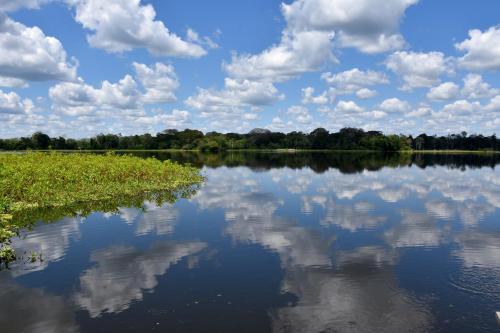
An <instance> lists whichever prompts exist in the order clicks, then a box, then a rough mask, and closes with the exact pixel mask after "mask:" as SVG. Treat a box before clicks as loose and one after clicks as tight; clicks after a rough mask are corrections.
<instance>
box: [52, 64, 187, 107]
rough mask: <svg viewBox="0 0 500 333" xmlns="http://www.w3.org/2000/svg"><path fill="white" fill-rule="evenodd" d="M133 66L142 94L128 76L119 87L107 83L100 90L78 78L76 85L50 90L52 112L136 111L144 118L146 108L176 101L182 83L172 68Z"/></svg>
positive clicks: (136, 84) (59, 85)
mask: <svg viewBox="0 0 500 333" xmlns="http://www.w3.org/2000/svg"><path fill="white" fill-rule="evenodd" d="M133 66H134V69H135V72H136V77H137V81H138V82H139V83H140V84H141V85H142V87H143V88H144V89H143V91H141V89H139V84H138V83H137V81H136V80H135V79H134V78H133V77H132V76H131V75H128V74H127V75H125V76H124V77H123V79H121V80H120V81H118V82H117V83H110V82H109V81H106V80H105V81H103V82H102V83H101V87H99V88H94V87H93V86H91V85H88V84H86V83H85V82H84V81H83V80H82V79H81V78H79V79H78V81H77V82H63V83H59V84H57V85H55V86H53V87H51V88H50V89H49V96H50V98H51V100H52V102H53V109H54V110H56V111H58V112H60V113H63V114H66V115H70V116H82V115H91V114H94V113H95V112H97V111H99V112H103V111H104V112H105V111H113V110H115V111H122V112H123V111H133V115H135V116H141V115H143V116H144V112H143V110H142V108H143V106H144V105H145V104H156V103H169V102H175V101H176V97H175V94H174V91H175V90H176V89H177V88H178V86H179V82H178V80H177V75H176V74H175V70H174V68H173V66H171V65H165V64H162V63H156V64H154V66H151V67H148V66H146V65H144V64H139V63H136V62H134V63H133ZM129 115H130V114H129Z"/></svg>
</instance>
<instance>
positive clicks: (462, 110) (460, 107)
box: [443, 99, 481, 115]
mask: <svg viewBox="0 0 500 333" xmlns="http://www.w3.org/2000/svg"><path fill="white" fill-rule="evenodd" d="M480 108H481V104H479V103H478V102H472V103H471V102H469V101H467V100H465V99H461V100H458V101H455V102H453V103H451V104H447V105H445V106H444V107H443V112H447V113H452V114H458V115H461V114H462V115H467V114H470V113H471V112H473V111H477V110H479V109H480Z"/></svg>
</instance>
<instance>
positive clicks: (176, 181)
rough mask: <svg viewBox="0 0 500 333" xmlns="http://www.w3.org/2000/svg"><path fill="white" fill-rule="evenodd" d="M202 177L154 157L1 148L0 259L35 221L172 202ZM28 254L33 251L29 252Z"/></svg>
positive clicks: (188, 192)
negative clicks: (6, 150) (14, 151)
mask: <svg viewBox="0 0 500 333" xmlns="http://www.w3.org/2000/svg"><path fill="white" fill-rule="evenodd" d="M202 181H203V177H202V175H201V174H200V172H199V169H197V168H194V167H191V166H188V165H181V164H178V163H174V162H171V161H168V160H167V161H160V160H158V159H154V158H140V157H136V156H131V155H117V154H113V153H108V154H81V153H71V154H65V153H57V152H52V153H33V152H29V153H25V154H0V264H2V263H4V264H8V263H9V262H10V261H12V260H15V258H16V254H15V252H14V250H13V249H12V247H11V246H10V239H11V238H12V237H14V236H15V235H18V234H19V233H20V230H24V229H29V228H30V227H31V226H32V225H33V224H34V223H35V222H37V221H40V220H42V221H46V222H52V221H56V220H58V219H60V218H62V217H64V216H76V215H78V216H86V215H88V214H90V213H91V212H92V211H96V210H97V211H103V212H114V211H117V209H118V207H123V206H129V207H130V206H134V207H140V206H141V205H142V203H143V201H144V200H149V201H155V202H156V203H157V204H161V203H163V202H175V200H177V198H179V197H188V196H190V195H192V194H193V193H194V191H196V188H197V185H199V184H200V183H201V182H202ZM32 257H33V256H32Z"/></svg>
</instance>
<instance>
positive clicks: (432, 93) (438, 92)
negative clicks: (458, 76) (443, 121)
mask: <svg viewBox="0 0 500 333" xmlns="http://www.w3.org/2000/svg"><path fill="white" fill-rule="evenodd" d="M459 94H460V88H459V86H458V85H457V84H455V83H453V82H445V83H442V84H440V85H438V86H436V87H433V88H431V89H430V90H429V92H428V93H427V98H428V99H430V100H433V101H448V100H450V99H455V98H457V97H458V95H459Z"/></svg>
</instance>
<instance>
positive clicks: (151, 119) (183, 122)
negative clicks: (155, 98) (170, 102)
mask: <svg viewBox="0 0 500 333" xmlns="http://www.w3.org/2000/svg"><path fill="white" fill-rule="evenodd" d="M154 111H155V113H156V114H154V115H146V114H145V115H140V116H138V117H135V116H129V119H128V120H130V122H131V123H133V124H134V125H136V126H154V125H159V126H162V127H163V128H185V127H187V126H188V125H189V124H190V122H191V120H190V113H189V112H188V111H186V110H178V109H173V110H172V112H170V113H165V111H163V110H154Z"/></svg>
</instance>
